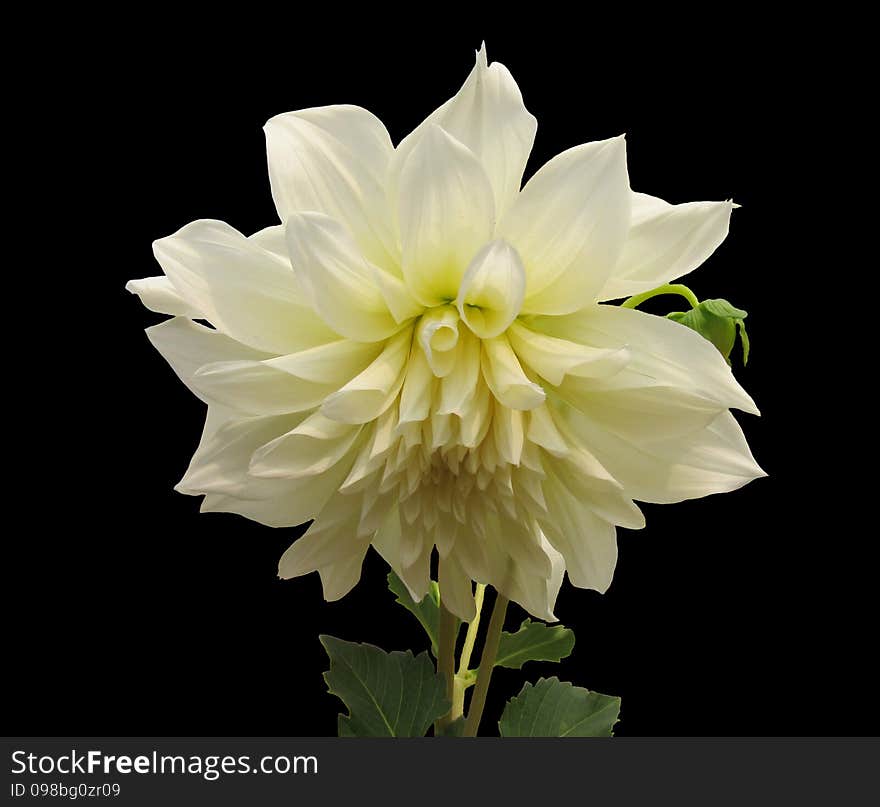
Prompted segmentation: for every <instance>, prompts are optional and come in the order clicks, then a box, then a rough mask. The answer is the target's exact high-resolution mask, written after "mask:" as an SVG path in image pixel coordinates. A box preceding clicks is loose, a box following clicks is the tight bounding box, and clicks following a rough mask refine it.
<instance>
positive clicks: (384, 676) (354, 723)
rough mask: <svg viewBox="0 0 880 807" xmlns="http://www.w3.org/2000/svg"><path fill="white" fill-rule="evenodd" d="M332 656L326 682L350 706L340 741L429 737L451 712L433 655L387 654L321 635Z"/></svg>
mask: <svg viewBox="0 0 880 807" xmlns="http://www.w3.org/2000/svg"><path fill="white" fill-rule="evenodd" d="M318 638H319V639H320V640H321V644H322V645H324V649H325V650H326V651H327V655H328V656H329V657H330V669H329V670H328V671H327V672H325V673H324V680H325V681H326V682H327V688H328V690H329V691H330V693H331V694H333V695H336V696H337V697H338V698H339V699H340V700H341V701H342V702H343V703H344V704H345V705H346V706H347V707H348V711H349V714H348V715H342V714H341V715H339V722H338V733H339V736H340V737H424V736H425V732H426V731H427V730H428V726H430V725H431V723H433V722H434V720H436V719H437V718H438V717H440V716H441V715H444V714H446V713H447V712H448V711H449V706H450V704H449V701H448V700H446V697H445V694H444V693H445V687H444V686H443V682H442V680H441V679H440V677H439V676H438V675H437V673H436V671H435V670H434V665H433V663H432V662H431V659H430V658H429V657H428V653H427V652H424V653H420V654H419V655H418V656H413V654H412V652H411V651H409V650H407V651H406V652H405V653H404V652H400V651H396V652H394V653H386V652H385V651H384V650H380V649H379V648H378V647H374V646H373V645H371V644H357V643H355V642H346V641H343V640H342V639H337V638H335V637H334V636H326V635H324V636H319V637H318Z"/></svg>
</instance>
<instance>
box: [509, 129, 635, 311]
mask: <svg viewBox="0 0 880 807" xmlns="http://www.w3.org/2000/svg"><path fill="white" fill-rule="evenodd" d="M629 220H630V190H629V179H628V176H627V170H626V144H625V141H624V139H623V137H622V136H621V137H615V138H612V139H611V140H602V141H599V142H596V143H585V144H584V145H582V146H577V147H575V148H572V149H569V150H568V151H564V152H562V154H559V155H558V156H556V157H554V158H553V159H552V160H550V161H549V162H548V163H546V164H545V165H544V166H543V167H542V168H541V169H540V170H539V171H538V172H537V173H536V174H535V175H534V176H533V177H532V178H531V179H530V180H529V181H528V183H527V184H526V186H525V187H524V188H523V190H522V192H521V193H520V195H519V197H517V199H516V201H515V202H514V203H513V204H512V205H511V207H510V209H509V210H508V211H507V212H506V213H505V214H504V216H503V218H502V219H501V220H500V222H499V224H498V229H497V235H498V236H500V237H502V238H505V239H506V240H508V241H510V243H512V244H513V245H514V246H515V247H516V248H517V250H518V251H519V254H520V256H521V257H522V261H523V264H524V265H525V267H526V278H527V284H526V291H525V300H524V302H523V308H522V310H523V312H524V313H542V314H567V313H569V312H571V311H577V310H578V309H581V308H583V307H584V306H586V305H589V304H590V303H592V302H595V300H596V295H597V294H598V293H599V291H600V289H601V288H602V287H603V286H604V285H605V282H606V281H607V279H608V277H609V276H610V275H611V272H612V270H613V269H614V264H615V262H616V261H617V258H618V256H619V254H620V251H621V249H622V247H623V243H624V239H625V237H626V233H627V231H628V229H629Z"/></svg>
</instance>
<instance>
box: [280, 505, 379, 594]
mask: <svg viewBox="0 0 880 807" xmlns="http://www.w3.org/2000/svg"><path fill="white" fill-rule="evenodd" d="M360 507H361V497H360V496H343V495H341V494H337V495H336V496H334V497H333V498H332V499H331V500H330V502H329V503H328V504H327V505H326V506H325V507H324V509H323V510H322V511H321V513H320V515H319V516H318V518H316V519H315V522H314V523H313V524H312V526H311V527H309V529H308V530H307V532H306V533H305V535H303V536H302V538H299V539H298V540H296V541H294V542H293V544H292V545H291V546H290V548H289V549H288V550H287V551H286V552H285V553H284V554H283V555H282V556H281V560H280V561H279V562H278V576H279V577H281V578H283V579H289V578H291V577H299V576H301V575H304V574H308V573H310V572H314V571H318V572H320V574H321V583H322V584H323V586H324V599H326V600H327V601H328V602H331V601H333V600H338V599H340V598H341V597H344V596H345V595H346V594H347V593H348V592H349V591H351V589H352V588H354V586H355V584H356V583H357V581H358V580H359V579H360V574H361V566H362V564H363V561H364V556H365V555H366V553H367V549H368V548H369V545H370V538H369V536H366V537H357V524H358V521H359V520H360Z"/></svg>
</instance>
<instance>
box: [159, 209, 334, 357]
mask: <svg viewBox="0 0 880 807" xmlns="http://www.w3.org/2000/svg"><path fill="white" fill-rule="evenodd" d="M153 252H154V254H155V256H156V260H157V261H159V263H160V264H161V266H162V268H163V269H164V270H165V274H166V275H168V277H169V278H170V280H171V282H172V283H173V284H174V287H175V288H176V289H177V291H178V293H179V294H180V296H181V297H182V298H183V299H184V300H185V301H186V303H187V304H188V305H190V306H191V307H193V308H194V309H196V310H198V311H200V312H201V313H202V315H203V316H204V317H205V318H207V319H208V320H209V321H210V322H211V324H212V325H214V327H216V328H217V329H218V330H220V331H223V332H224V333H226V334H228V335H229V336H231V337H232V338H234V339H236V340H238V341H240V342H243V343H244V344H246V345H249V346H250V347H252V348H256V349H257V350H262V351H265V352H267V353H293V352H295V351H297V350H302V349H303V348H307V347H312V346H313V345H316V344H320V343H321V342H329V341H331V340H332V339H334V338H337V336H336V334H334V333H333V332H332V331H331V330H330V329H329V328H328V327H327V326H326V325H325V324H324V323H323V322H321V320H320V319H319V318H318V317H317V316H315V314H314V312H313V311H312V309H311V306H310V305H309V304H308V302H307V298H306V297H305V296H304V295H303V292H302V290H301V288H300V286H299V284H298V283H297V279H296V276H295V275H294V273H293V270H292V269H291V268H290V265H289V263H287V262H286V261H285V260H284V259H283V258H281V257H280V256H278V255H276V254H275V253H272V252H269V251H267V250H266V249H264V248H263V247H261V246H260V244H259V243H257V242H256V241H253V240H251V239H248V238H245V237H244V236H243V235H242V234H241V233H240V232H238V231H237V230H234V229H233V228H232V227H230V226H229V225H228V224H224V223H223V222H222V221H209V220H201V221H194V222H193V223H192V224H187V225H186V226H185V227H183V228H182V229H180V230H178V232H176V233H175V234H174V235H170V236H168V237H167V238H160V239H159V240H158V241H156V242H154V244H153Z"/></svg>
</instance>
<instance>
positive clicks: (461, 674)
mask: <svg viewBox="0 0 880 807" xmlns="http://www.w3.org/2000/svg"><path fill="white" fill-rule="evenodd" d="M485 594H486V584H485V583H477V590H476V591H475V592H474V618H473V619H472V620H471V622H470V624H469V625H468V629H467V633H466V634H465V637H464V647H462V649H461V658H460V659H459V662H458V673H457V674H456V676H455V681H454V684H453V692H452V712H451V713H450V719H451V720H453V721H454V720H458V718H460V717H461V716H462V715H463V714H464V693H465V690H466V689H467V683H466V680H467V673H468V667H470V666H471V654H472V653H473V652H474V644H476V641H477V631H479V629H480V613H481V611H482V610H483V597H484V595H485Z"/></svg>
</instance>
